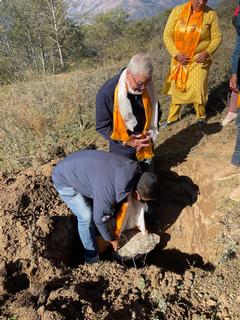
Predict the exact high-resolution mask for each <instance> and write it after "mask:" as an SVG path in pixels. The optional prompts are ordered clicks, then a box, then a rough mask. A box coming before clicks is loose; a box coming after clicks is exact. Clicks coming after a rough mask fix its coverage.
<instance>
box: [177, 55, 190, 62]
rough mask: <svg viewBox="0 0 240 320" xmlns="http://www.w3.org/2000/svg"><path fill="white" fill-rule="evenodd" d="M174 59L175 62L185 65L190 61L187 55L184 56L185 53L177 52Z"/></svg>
mask: <svg viewBox="0 0 240 320" xmlns="http://www.w3.org/2000/svg"><path fill="white" fill-rule="evenodd" d="M175 59H176V60H177V62H179V63H181V64H182V65H186V64H188V63H189V61H190V59H189V58H188V57H187V56H185V54H183V53H179V54H177V55H176V57H175Z"/></svg>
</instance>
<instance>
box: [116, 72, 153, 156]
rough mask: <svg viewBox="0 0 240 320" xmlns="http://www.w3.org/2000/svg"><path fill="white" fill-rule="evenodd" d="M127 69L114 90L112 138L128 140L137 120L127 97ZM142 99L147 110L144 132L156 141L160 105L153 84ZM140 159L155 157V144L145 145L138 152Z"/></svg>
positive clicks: (144, 92) (145, 91)
mask: <svg viewBox="0 0 240 320" xmlns="http://www.w3.org/2000/svg"><path fill="white" fill-rule="evenodd" d="M126 74H127V70H126V69H125V70H124V71H123V72H122V74H121V76H120V78H119V81H118V85H117V86H116V89H115V92H114V108H113V132H112V135H111V139H113V140H119V141H122V142H127V141H129V140H130V139H131V137H130V135H129V134H128V132H127V131H128V130H129V131H132V132H133V131H134V128H135V126H136V125H137V120H136V118H135V116H134V114H133V110H132V106H131V103H130V101H129V99H128V98H127V85H126ZM142 101H143V106H144V110H145V117H146V122H145V126H144V129H143V132H145V131H146V132H149V133H150V136H151V138H152V141H153V142H155V140H156V137H157V134H158V127H157V124H158V123H157V122H158V107H157V101H156V98H155V93H154V88H153V84H152V83H150V84H149V85H148V86H147V87H146V88H145V89H144V91H143V94H142ZM136 157H137V159H138V161H142V160H145V159H151V158H152V157H153V146H149V147H145V148H143V149H141V150H140V151H137V152H136Z"/></svg>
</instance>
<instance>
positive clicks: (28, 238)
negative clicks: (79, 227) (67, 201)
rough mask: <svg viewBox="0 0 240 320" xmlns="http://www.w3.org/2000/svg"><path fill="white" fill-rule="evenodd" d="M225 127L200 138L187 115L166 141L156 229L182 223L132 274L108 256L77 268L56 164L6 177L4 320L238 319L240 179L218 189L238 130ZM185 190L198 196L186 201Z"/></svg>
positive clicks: (215, 124) (160, 158) (0, 200)
mask: <svg viewBox="0 0 240 320" xmlns="http://www.w3.org/2000/svg"><path fill="white" fill-rule="evenodd" d="M219 120H220V116H217V117H214V118H212V119H211V121H210V122H209V124H208V125H207V126H206V127H205V128H204V129H202V130H199V128H198V127H197V126H196V125H190V122H192V116H189V117H187V118H185V119H184V120H182V122H181V125H180V124H178V125H177V126H176V127H172V128H171V129H170V128H169V129H167V130H164V131H162V132H161V144H160V145H159V147H158V149H157V163H156V171H157V172H158V175H159V179H160V190H162V191H163V192H160V194H159V199H158V201H157V204H156V205H155V211H154V221H155V225H154V227H155V228H156V226H157V223H159V225H158V227H159V230H160V225H162V223H165V226H166V225H167V223H169V221H170V222H171V223H172V222H173V221H175V220H176V221H175V223H174V224H173V225H172V226H171V227H170V228H167V229H166V228H164V232H162V233H161V243H160V246H158V247H156V248H155V249H154V250H153V251H152V252H151V253H150V254H148V256H147V257H145V258H144V259H141V260H139V261H135V262H134V263H131V262H130V264H128V265H126V264H123V263H121V261H114V260H115V259H113V261H112V259H110V261H109V256H108V258H107V261H105V262H104V261H103V262H101V263H98V264H96V265H93V266H88V265H81V264H80V265H78V267H77V268H76V258H78V257H80V256H81V248H80V247H79V240H78V239H77V236H76V222H75V220H74V219H73V217H72V216H71V214H70V212H68V210H67V209H66V207H65V206H64V204H62V202H61V201H60V200H59V198H58V197H57V195H56V193H55V191H54V189H53V186H52V184H51V181H50V178H49V175H50V172H51V168H52V166H53V164H54V163H55V162H56V161H53V162H52V163H49V164H46V165H45V166H43V167H39V168H38V169H37V170H33V169H28V170H25V171H22V172H21V173H19V174H16V175H8V176H5V177H4V176H3V177H2V178H1V189H0V207H1V211H0V212H1V214H0V229H1V233H0V235H1V236H0V240H1V241H0V255H1V261H2V262H1V264H0V278H1V286H0V293H1V298H0V299H1V300H0V302H1V306H0V316H1V319H3V320H9V319H10V318H11V319H13V317H15V318H16V319H18V320H26V319H34V320H36V319H43V320H49V319H56V320H63V319H69V320H70V319H71V320H72V319H85V320H95V319H102V320H106V319H139V320H143V319H146V320H153V319H173V320H186V319H189V320H190V319H196V320H197V319H219V320H226V319H235V320H237V319H239V318H238V316H239V301H240V296H239V285H240V283H239V272H240V257H239V244H240V241H239V240H240V239H239V229H240V210H239V204H238V203H234V202H233V201H231V200H230V199H229V198H228V194H229V192H230V191H231V190H232V189H233V188H234V187H236V186H237V185H238V184H239V179H238V178H234V179H232V180H230V181H226V182H223V183H216V182H214V180H213V176H214V174H215V173H216V172H217V171H218V170H220V169H221V168H223V167H224V166H225V165H226V164H227V163H228V162H229V157H230V154H231V152H232V149H233V146H234V142H235V128H234V124H231V125H230V126H229V127H227V128H224V130H221V131H219V130H220V126H219ZM223 145H224V148H223ZM170 167H171V171H164V170H163V169H164V168H165V169H166V170H167V169H169V168H170ZM169 177H170V179H169ZM186 186H187V189H188V192H187V193H186V194H188V193H189V194H191V188H196V187H197V188H198V189H199V191H200V193H199V195H198V197H197V198H192V199H191V201H186V199H184V198H183V197H182V195H183V194H184V193H183V192H182V190H183V187H184V188H186ZM6 195H11V196H10V197H7V198H6ZM190 202H191V203H192V205H189V203H190ZM170 218H171V219H173V220H171V219H170ZM169 219H170V220H169ZM163 248H164V250H163ZM102 258H103V260H104V257H102ZM111 261H112V262H111ZM79 262H81V261H79V260H78V263H79ZM63 263H64V264H65V265H63ZM134 265H135V267H134ZM73 266H75V268H72V267H73ZM136 266H138V268H137V267H136Z"/></svg>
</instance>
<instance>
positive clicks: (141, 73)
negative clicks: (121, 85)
mask: <svg viewBox="0 0 240 320" xmlns="http://www.w3.org/2000/svg"><path fill="white" fill-rule="evenodd" d="M152 74H153V66H152V62H151V58H150V57H149V55H147V54H144V53H138V54H136V55H135V56H133V57H132V59H131V60H130V62H129V64H128V66H127V85H128V89H129V92H130V93H133V94H142V92H143V90H144V88H145V87H146V86H147V85H148V84H149V83H150V82H151V81H152Z"/></svg>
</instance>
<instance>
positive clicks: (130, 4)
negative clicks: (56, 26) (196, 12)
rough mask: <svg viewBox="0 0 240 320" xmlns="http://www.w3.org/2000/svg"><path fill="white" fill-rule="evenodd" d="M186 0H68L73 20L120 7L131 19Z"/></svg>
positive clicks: (217, 0)
mask: <svg viewBox="0 0 240 320" xmlns="http://www.w3.org/2000/svg"><path fill="white" fill-rule="evenodd" d="M185 1H186V0H152V1H147V0H109V1H103V0H83V1H80V0H69V11H68V12H69V16H70V17H72V18H73V19H75V20H78V18H79V17H81V16H82V15H84V16H85V17H87V19H89V20H91V19H92V18H93V17H94V16H95V15H96V14H98V13H99V12H104V11H107V10H111V9H114V8H122V9H123V10H124V11H126V12H128V14H129V16H130V18H131V19H142V18H146V17H150V16H154V15H156V14H158V13H160V12H162V11H164V10H166V9H168V8H172V7H174V6H175V5H177V4H180V3H183V2H185ZM218 2H219V0H209V1H208V5H210V6H216V5H217V3H218Z"/></svg>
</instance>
